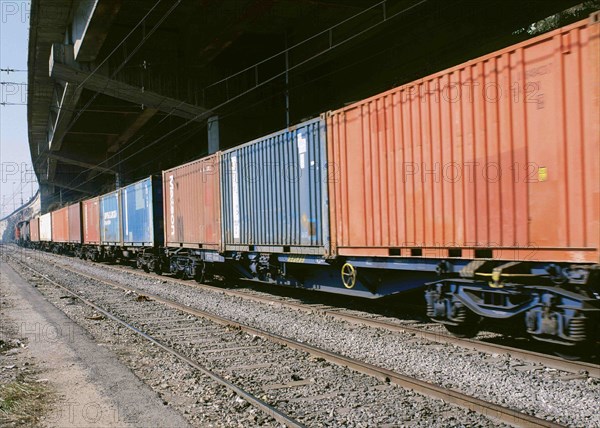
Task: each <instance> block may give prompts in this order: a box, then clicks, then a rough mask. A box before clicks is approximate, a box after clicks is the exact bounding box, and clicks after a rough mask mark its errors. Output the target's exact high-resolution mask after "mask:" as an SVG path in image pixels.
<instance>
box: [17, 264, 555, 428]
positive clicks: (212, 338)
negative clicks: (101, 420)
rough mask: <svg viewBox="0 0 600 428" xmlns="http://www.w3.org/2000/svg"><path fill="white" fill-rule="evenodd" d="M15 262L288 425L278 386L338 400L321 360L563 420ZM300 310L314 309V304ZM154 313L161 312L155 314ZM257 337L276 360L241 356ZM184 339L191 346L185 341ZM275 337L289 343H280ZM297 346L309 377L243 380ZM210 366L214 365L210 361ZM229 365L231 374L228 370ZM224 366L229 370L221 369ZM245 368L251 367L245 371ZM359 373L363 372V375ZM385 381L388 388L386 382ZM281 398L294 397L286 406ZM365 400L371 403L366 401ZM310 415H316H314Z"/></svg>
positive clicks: (492, 412)
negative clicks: (264, 395)
mask: <svg viewBox="0 0 600 428" xmlns="http://www.w3.org/2000/svg"><path fill="white" fill-rule="evenodd" d="M12 261H13V262H15V263H18V264H20V266H21V267H22V268H24V269H27V270H29V271H31V272H33V273H35V275H37V276H38V277H39V278H43V280H44V281H46V282H47V283H49V284H52V286H54V287H59V288H60V289H61V290H64V291H66V292H67V293H68V294H69V295H70V296H73V297H74V298H76V299H78V300H80V301H81V302H83V303H84V304H86V305H89V306H90V307H93V308H94V309H95V310H96V311H98V312H100V313H102V314H103V315H104V316H106V317H107V318H110V319H112V320H113V321H116V322H119V323H121V324H122V325H124V326H126V327H127V328H129V329H130V330H132V331H134V332H135V333H136V334H139V335H141V336H142V337H144V338H145V339H146V340H149V341H151V342H153V343H154V344H156V345H158V346H160V347H161V349H163V350H165V351H167V352H169V353H171V354H172V355H175V356H177V357H178V358H180V359H181V360H182V361H185V362H186V363H187V364H190V365H191V366H192V367H194V368H195V369H196V370H201V371H202V372H203V373H205V374H207V375H209V376H210V377H211V378H212V379H213V380H215V381H216V382H219V383H221V384H222V385H224V386H226V387H227V388H229V389H231V390H232V391H234V392H235V393H236V394H238V395H239V396H240V397H242V398H243V399H244V400H246V401H248V402H249V403H251V404H252V405H254V406H256V407H257V408H259V409H261V411H263V412H265V413H266V414H268V415H269V416H271V417H273V418H274V419H276V420H277V421H279V422H281V423H284V424H286V425H288V426H301V425H302V424H303V423H306V420H303V418H302V417H298V416H297V415H295V414H294V412H293V411H291V412H290V408H293V407H294V406H290V403H297V401H294V398H291V399H290V397H289V396H286V395H285V394H286V393H284V394H283V395H278V394H276V393H273V391H286V390H287V389H289V388H296V387H308V386H309V387H310V388H311V391H310V396H311V397H329V398H330V399H331V398H332V396H331V391H327V390H319V389H318V387H319V384H320V383H321V384H322V383H323V380H324V379H327V376H333V377H337V376H339V375H340V373H339V372H336V371H335V370H334V372H335V373H333V374H331V373H329V374H328V373H325V372H326V370H325V369H324V368H323V367H321V366H319V367H316V368H315V367H309V366H310V365H311V364H312V365H313V366H314V362H319V361H322V360H325V361H327V362H330V363H333V364H334V365H333V366H329V367H338V366H341V367H346V368H350V369H352V370H354V371H355V372H359V373H362V374H365V375H369V376H372V377H374V378H377V379H379V381H380V384H379V385H375V386H379V387H380V389H379V392H382V396H381V397H380V399H381V400H382V402H393V401H394V399H393V397H392V396H391V395H393V394H394V393H397V392H398V391H402V390H401V389H398V388H395V389H392V390H386V389H385V386H386V385H387V384H388V383H393V384H397V385H399V386H402V387H404V388H407V389H410V390H412V391H415V392H418V393H421V394H423V395H426V396H429V397H432V398H437V399H442V400H444V401H445V402H448V403H453V404H456V405H458V406H461V407H464V408H468V409H470V410H472V411H474V412H477V413H479V414H481V415H485V416H487V417H492V418H494V419H495V420H499V421H502V422H504V423H507V424H510V425H514V426H534V427H558V426H561V425H558V424H555V423H553V422H549V421H546V420H543V419H540V418H536V417H533V416H530V415H526V414H523V413H521V412H519V411H517V410H513V409H509V408H506V407H503V406H499V405H497V404H494V403H489V402H486V401H484V400H480V399H477V398H475V397H471V396H468V395H466V394H462V393H460V392H457V391H454V390H449V389H445V388H443V387H440V386H437V385H434V384H431V383H427V382H423V381H421V380H419V379H415V378H411V377H409V376H405V375H402V374H400V373H396V372H393V371H391V370H387V369H385V368H381V367H377V366H374V365H371V364H368V363H365V362H362V361H359V360H356V359H352V358H348V357H345V356H342V355H339V354H336V353H333V352H330V351H328V350H325V349H321V348H318V347H315V346H311V345H308V344H305V343H301V342H298V341H296V340H293V339H289V338H286V337H282V336H279V335H276V334H272V333H269V332H267V331H263V330H260V329H257V328H254V327H251V326H248V325H244V324H241V323H239V322H235V321H233V320H230V319H226V318H224V317H221V316H219V315H217V314H214V313H209V312H206V311H201V310H197V309H192V308H189V307H187V306H184V305H182V304H180V303H178V302H174V301H171V300H169V299H166V298H164V297H161V296H158V295H154V294H150V293H148V292H146V291H143V290H140V289H138V288H136V287H133V286H131V285H124V284H121V283H117V282H115V281H109V280H106V279H103V278H99V277H97V276H94V275H90V274H87V273H83V272H80V271H77V270H76V269H72V268H68V267H64V266H60V269H64V270H65V271H69V272H70V273H71V274H73V275H77V276H79V277H80V278H82V279H83V280H82V281H80V282H78V285H77V290H75V289H74V287H69V286H65V285H63V284H59V283H58V282H57V281H56V280H54V279H52V278H50V277H48V276H47V275H45V274H44V273H42V272H40V271H39V270H37V269H35V268H32V267H30V266H27V265H25V264H24V263H23V262H20V261H17V260H16V259H14V258H13V259H12ZM99 284H102V285H103V286H102V287H98V285H99ZM123 292H126V293H128V295H131V296H133V298H132V299H129V300H127V301H126V302H125V303H121V304H116V303H114V302H119V301H122V296H123ZM140 304H142V305H143V310H142V311H140ZM299 309H304V310H308V309H307V308H299ZM312 310H316V309H315V308H313V309H312ZM319 310H323V309H319ZM165 311H166V312H165ZM167 313H168V315H167ZM153 314H154V315H155V314H160V315H159V316H157V317H153ZM190 316H191V317H190ZM153 318H155V319H153ZM346 320H348V319H346ZM207 323H208V324H207ZM215 325H221V326H223V327H224V328H225V333H223V332H217V331H216V330H215V327H214V326H215ZM217 330H218V329H217ZM239 332H243V333H245V334H244V335H243V340H242V342H241V343H240V342H239V341H238V339H239V337H238V338H237V339H236V336H239ZM221 334H224V335H225V336H227V338H224V337H225V336H221ZM257 337H260V338H263V339H264V340H263V341H261V343H260V346H261V347H262V346H264V347H265V348H262V350H261V351H260V352H259V354H261V355H269V356H270V358H271V359H270V361H268V362H259V363H253V364H248V355H247V354H246V353H245V352H244V353H242V356H241V360H237V359H236V358H235V357H234V354H235V353H236V352H238V351H240V350H246V351H247V350H248V349H253V350H254V351H252V354H255V353H256V352H255V351H256V347H258V346H259V345H257V344H256V343H254V342H255V338H257ZM248 341H249V342H248ZM215 342H217V343H220V344H223V343H224V344H225V345H223V346H217V347H215V344H214V343H215ZM182 343H184V344H186V345H182ZM274 344H278V345H284V346H283V347H282V346H274ZM206 346H208V347H209V348H210V347H211V346H212V347H213V348H210V349H206ZM292 350H295V351H298V352H301V353H306V354H310V355H312V356H313V359H311V360H310V361H312V362H313V363H310V364H308V363H307V364H308V366H306V367H301V369H300V372H301V373H303V376H302V377H301V378H298V380H295V381H292V382H287V383H285V382H279V383H275V384H272V385H270V387H268V388H266V389H267V390H268V391H270V392H269V394H268V397H269V399H268V400H267V401H268V403H267V402H266V401H265V400H262V399H260V398H257V397H256V395H255V394H256V391H255V392H254V393H252V392H247V391H245V389H244V387H242V386H239V385H238V383H242V384H243V383H246V384H250V385H252V384H253V383H256V376H255V375H248V374H247V373H248V372H256V371H259V372H260V371H262V370H263V369H267V368H272V367H273V366H276V365H277V362H281V361H298V357H297V356H296V357H293V356H290V355H289V354H286V353H289V352H292ZM282 352H283V354H282ZM215 353H217V355H216V356H217V358H214V357H215ZM218 354H220V355H218ZM207 355H212V357H210V358H208V357H207ZM294 358H295V359H294ZM198 360H201V362H198ZM202 361H203V362H202ZM225 361H227V366H226V367H225V368H224V367H223V365H224V364H223V362H225ZM307 361H309V360H307ZM207 366H208V367H209V368H207ZM317 366H318V364H317ZM212 370H215V371H212ZM223 370H224V371H225V372H226V373H227V374H225V375H224V374H223ZM315 370H316V371H315ZM219 371H220V372H221V374H219V373H218V372H219ZM238 371H239V372H242V373H243V374H240V373H237V372H238ZM311 372H312V373H313V375H312V376H311V375H310V374H309V373H311ZM315 373H317V374H315ZM232 374H233V375H234V376H233V377H234V378H235V380H236V382H235V383H233V382H230V381H228V380H227V379H226V377H230V376H232ZM307 374H308V375H307ZM354 376H356V374H355V375H354ZM275 377H276V378H278V379H280V378H281V376H280V375H275ZM307 379H312V380H307ZM315 379H318V381H315ZM353 382H354V381H352V380H350V384H352V383H353ZM354 383H355V382H354ZM381 387H383V388H384V389H381ZM263 388H264V385H263ZM250 389H252V388H250ZM347 393H348V394H350V395H352V394H353V392H352V391H348V392H347ZM354 395H356V394H354ZM296 398H297V397H296ZM373 398H374V397H373V395H372V394H370V395H369V399H370V400H373ZM277 403H279V405H277ZM281 403H286V404H285V405H283V406H282V405H281ZM364 405H365V406H367V404H366V403H365V404H364ZM282 407H283V410H282ZM322 410H323V409H321V411H322ZM301 416H302V415H301ZM305 419H306V418H305ZM308 422H310V420H309V421H308Z"/></svg>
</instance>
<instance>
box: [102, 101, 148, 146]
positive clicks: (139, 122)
mask: <svg viewBox="0 0 600 428" xmlns="http://www.w3.org/2000/svg"><path fill="white" fill-rule="evenodd" d="M157 112H158V110H157V109H155V108H147V109H146V110H144V111H143V112H142V114H140V115H139V116H138V117H136V118H135V119H134V120H133V121H132V122H131V124H130V125H129V126H128V127H127V129H125V131H123V132H122V133H121V135H119V137H118V138H117V139H116V140H115V141H114V143H112V144H111V145H110V146H109V147H108V151H109V152H116V151H117V150H119V147H121V146H122V145H123V144H125V143H127V142H128V141H129V140H130V139H131V137H133V136H134V135H135V133H136V132H138V131H139V130H140V129H141V128H142V127H143V126H144V125H145V124H146V123H148V121H149V120H150V119H152V117H153V116H154V115H155V114H156V113H157Z"/></svg>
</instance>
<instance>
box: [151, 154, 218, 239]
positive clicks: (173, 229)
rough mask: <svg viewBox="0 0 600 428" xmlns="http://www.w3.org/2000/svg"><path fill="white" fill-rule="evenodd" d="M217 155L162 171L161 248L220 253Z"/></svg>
mask: <svg viewBox="0 0 600 428" xmlns="http://www.w3.org/2000/svg"><path fill="white" fill-rule="evenodd" d="M219 189H220V183H219V155H218V154H215V155H212V156H209V157H206V158H203V159H199V160H196V161H193V162H190V163H187V164H185V165H181V166H178V167H176V168H172V169H169V170H166V171H163V195H164V198H163V203H164V213H165V218H164V233H165V245H166V246H168V247H185V248H207V249H213V250H220V249H221V196H220V192H219Z"/></svg>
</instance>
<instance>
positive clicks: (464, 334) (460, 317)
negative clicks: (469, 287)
mask: <svg viewBox="0 0 600 428" xmlns="http://www.w3.org/2000/svg"><path fill="white" fill-rule="evenodd" d="M454 319H456V320H457V321H458V322H459V323H458V324H457V325H451V324H445V326H446V330H448V331H449V332H450V333H452V334H453V335H454V336H456V337H461V338H469V337H475V336H476V335H477V333H479V329H480V326H479V324H480V322H481V317H479V316H478V315H476V314H474V313H473V312H471V311H470V310H469V309H467V308H465V307H464V306H461V307H460V308H459V309H458V313H457V314H456V316H455V318H454Z"/></svg>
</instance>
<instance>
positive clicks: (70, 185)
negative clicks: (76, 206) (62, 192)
mask: <svg viewBox="0 0 600 428" xmlns="http://www.w3.org/2000/svg"><path fill="white" fill-rule="evenodd" d="M51 184H52V185H53V186H54V187H62V188H63V189H69V190H74V191H76V192H79V193H85V194H86V195H94V194H96V192H95V190H96V189H95V188H94V186H93V185H90V184H89V183H88V184H87V185H82V184H77V182H73V180H65V181H61V180H58V179H56V178H55V179H54V180H52V183H51Z"/></svg>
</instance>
